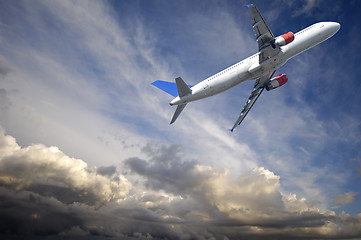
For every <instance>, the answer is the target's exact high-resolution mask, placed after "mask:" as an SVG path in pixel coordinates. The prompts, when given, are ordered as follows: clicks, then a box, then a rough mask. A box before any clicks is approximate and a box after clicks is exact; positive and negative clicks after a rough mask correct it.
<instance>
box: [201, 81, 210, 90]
mask: <svg viewBox="0 0 361 240" xmlns="http://www.w3.org/2000/svg"><path fill="white" fill-rule="evenodd" d="M202 87H203V89H206V88H208V87H209V86H208V84H207V83H206V81H203V82H202Z"/></svg>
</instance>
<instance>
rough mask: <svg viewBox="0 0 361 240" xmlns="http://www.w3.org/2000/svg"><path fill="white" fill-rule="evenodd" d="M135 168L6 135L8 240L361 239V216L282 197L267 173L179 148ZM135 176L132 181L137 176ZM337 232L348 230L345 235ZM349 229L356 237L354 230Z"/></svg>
mask: <svg viewBox="0 0 361 240" xmlns="http://www.w3.org/2000/svg"><path fill="white" fill-rule="evenodd" d="M143 153H145V154H147V155H148V157H147V158H146V159H142V158H140V157H134V158H129V159H127V160H126V161H125V171H130V172H131V173H132V174H131V175H132V177H141V178H142V179H143V180H142V181H143V182H144V186H142V184H141V183H140V182H139V183H137V184H136V185H134V186H136V187H134V186H133V187H132V188H131V186H130V183H129V181H128V180H127V179H126V178H125V177H124V176H122V175H119V174H118V173H117V170H116V168H115V167H114V166H108V167H100V168H98V169H96V168H94V169H93V168H90V167H89V166H88V165H87V164H86V163H85V162H83V161H82V160H79V159H73V158H70V157H68V156H66V155H65V154H64V153H62V152H61V151H60V150H59V149H57V148H55V147H46V146H44V145H39V144H37V145H32V146H29V147H25V148H22V147H20V146H19V145H18V144H17V143H16V140H15V139H14V138H13V137H11V136H7V135H5V134H4V133H3V131H1V134H0V185H1V186H0V200H1V201H0V236H1V237H5V238H8V237H14V238H17V237H23V238H32V237H35V236H44V237H46V238H47V237H50V238H51V237H54V238H57V237H67V238H79V237H80V238H81V237H92V238H95V239H103V238H107V237H113V238H117V239H132V238H134V239H147V238H153V239H165V238H168V239H210V238H215V239H223V238H226V239H227V238H228V239H258V238H262V239H274V238H277V239H282V238H283V239H298V238H305V237H306V238H309V237H321V238H328V237H332V238H338V237H343V238H347V237H354V236H359V234H360V230H359V229H360V226H361V216H355V217H352V216H349V215H347V214H342V215H336V214H334V213H333V212H331V211H328V210H323V211H321V210H319V209H317V204H316V205H315V203H313V202H312V201H307V200H306V199H297V198H296V197H295V195H283V194H282V193H281V192H280V184H279V177H278V176H277V175H275V174H274V173H272V172H271V171H269V170H267V169H264V168H256V169H254V170H253V171H252V172H249V173H248V174H244V175H241V176H238V177H231V176H230V175H229V171H228V170H227V169H216V168H212V167H209V166H203V165H200V164H199V163H198V162H197V161H194V160H186V159H184V157H182V156H183V151H182V148H181V147H180V146H178V145H171V146H161V147H155V146H147V147H146V148H144V149H143ZM129 177H130V175H129ZM335 226H341V227H339V228H337V227H335ZM344 230H347V231H344Z"/></svg>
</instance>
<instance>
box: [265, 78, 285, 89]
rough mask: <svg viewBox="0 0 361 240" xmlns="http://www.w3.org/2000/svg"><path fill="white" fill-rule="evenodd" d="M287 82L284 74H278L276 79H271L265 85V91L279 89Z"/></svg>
mask: <svg viewBox="0 0 361 240" xmlns="http://www.w3.org/2000/svg"><path fill="white" fill-rule="evenodd" d="M287 81H288V77H287V76H286V74H280V75H278V76H277V77H274V78H272V79H271V80H270V81H269V82H268V83H267V84H266V90H267V91H269V90H272V89H275V88H278V87H281V86H282V85H284V84H285V83H286V82H287Z"/></svg>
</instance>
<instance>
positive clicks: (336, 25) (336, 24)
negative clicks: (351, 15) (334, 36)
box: [329, 22, 341, 33]
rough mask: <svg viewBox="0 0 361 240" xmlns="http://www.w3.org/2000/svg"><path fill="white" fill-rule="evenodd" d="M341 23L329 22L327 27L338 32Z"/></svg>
mask: <svg viewBox="0 0 361 240" xmlns="http://www.w3.org/2000/svg"><path fill="white" fill-rule="evenodd" d="M340 27H341V25H340V24H339V23H337V22H330V23H329V28H330V30H332V31H333V32H334V33H336V32H338V30H340Z"/></svg>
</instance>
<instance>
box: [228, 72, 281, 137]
mask: <svg viewBox="0 0 361 240" xmlns="http://www.w3.org/2000/svg"><path fill="white" fill-rule="evenodd" d="M275 72H276V71H273V72H270V73H269V74H267V75H263V76H262V77H260V78H258V79H256V82H255V83H254V87H253V90H252V92H251V94H250V95H249V97H248V100H247V102H246V104H245V105H244V107H243V109H242V111H241V113H240V114H239V117H238V119H237V121H236V122H235V124H234V125H233V127H232V128H231V129H230V131H231V132H233V130H234V129H235V128H236V127H237V126H238V125H240V124H241V123H242V121H243V119H244V118H245V117H246V116H247V114H248V112H249V111H250V110H251V108H252V107H253V105H254V104H255V103H256V101H257V99H258V98H259V96H261V93H262V92H263V90H264V85H265V84H266V83H267V81H268V80H269V79H270V78H271V77H272V76H273V74H274V73H275Z"/></svg>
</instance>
